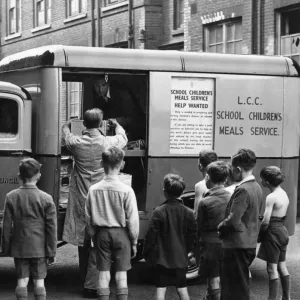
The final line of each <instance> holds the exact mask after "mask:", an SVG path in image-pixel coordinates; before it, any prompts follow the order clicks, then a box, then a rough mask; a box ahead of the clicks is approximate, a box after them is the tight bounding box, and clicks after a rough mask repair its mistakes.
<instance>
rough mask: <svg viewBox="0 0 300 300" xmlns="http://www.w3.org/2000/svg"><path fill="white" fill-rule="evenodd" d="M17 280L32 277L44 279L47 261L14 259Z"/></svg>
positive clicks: (44, 259)
mask: <svg viewBox="0 0 300 300" xmlns="http://www.w3.org/2000/svg"><path fill="white" fill-rule="evenodd" d="M14 261H15V267H16V271H17V277H18V279H21V278H27V277H32V279H45V278H46V275H47V261H46V258H45V257H39V258H14Z"/></svg>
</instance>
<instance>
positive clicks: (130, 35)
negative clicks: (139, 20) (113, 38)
mask: <svg viewBox="0 0 300 300" xmlns="http://www.w3.org/2000/svg"><path fill="white" fill-rule="evenodd" d="M132 2H133V0H129V3H128V21H129V22H128V23H129V24H128V48H129V49H133V48H134V47H133V45H134V30H133V23H132Z"/></svg>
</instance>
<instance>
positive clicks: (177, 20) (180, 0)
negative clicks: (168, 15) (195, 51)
mask: <svg viewBox="0 0 300 300" xmlns="http://www.w3.org/2000/svg"><path fill="white" fill-rule="evenodd" d="M181 5H182V9H181ZM173 10H174V11H173V30H178V29H182V28H183V26H184V0H173Z"/></svg>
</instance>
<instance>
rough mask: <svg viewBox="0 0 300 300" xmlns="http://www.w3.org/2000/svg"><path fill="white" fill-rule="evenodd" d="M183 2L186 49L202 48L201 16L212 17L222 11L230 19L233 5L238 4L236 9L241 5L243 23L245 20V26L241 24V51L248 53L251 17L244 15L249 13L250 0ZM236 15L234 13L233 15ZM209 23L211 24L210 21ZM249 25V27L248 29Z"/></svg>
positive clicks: (199, 49) (201, 49) (191, 0)
mask: <svg viewBox="0 0 300 300" xmlns="http://www.w3.org/2000/svg"><path fill="white" fill-rule="evenodd" d="M187 2H188V3H185V24H184V26H185V43H186V45H185V50H188V51H200V52H202V51H203V49H204V45H203V40H204V37H203V32H204V29H203V24H202V19H201V17H202V18H205V19H209V18H210V17H213V16H214V14H216V13H223V14H224V15H225V20H224V21H226V19H227V20H230V19H231V12H234V11H235V7H237V6H239V8H238V9H237V10H240V6H241V5H243V7H244V9H243V11H244V14H243V23H244V22H245V24H246V26H245V27H244V26H243V40H244V42H243V51H244V53H248V48H249V47H250V38H249V32H248V31H249V30H250V36H251V24H252V22H251V18H249V17H246V15H247V14H248V15H249V14H250V13H251V9H250V7H251V6H250V5H249V3H251V1H250V0H245V1H242V0H234V1H232V0H218V1H210V0H200V1H199V0H190V1H187ZM235 17H236V15H235ZM244 18H245V20H244ZM210 24H213V22H211V23H210ZM249 25H250V29H249Z"/></svg>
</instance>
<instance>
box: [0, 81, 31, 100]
mask: <svg viewBox="0 0 300 300" xmlns="http://www.w3.org/2000/svg"><path fill="white" fill-rule="evenodd" d="M0 90H1V92H2V93H9V94H15V95H18V96H20V97H21V98H22V99H26V100H31V97H30V95H29V93H28V92H27V91H26V90H25V89H23V88H21V87H19V86H17V85H15V84H12V83H10V82H7V81H0Z"/></svg>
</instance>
